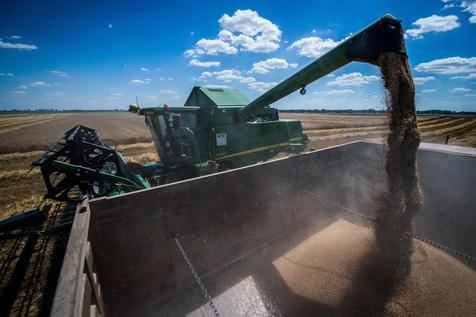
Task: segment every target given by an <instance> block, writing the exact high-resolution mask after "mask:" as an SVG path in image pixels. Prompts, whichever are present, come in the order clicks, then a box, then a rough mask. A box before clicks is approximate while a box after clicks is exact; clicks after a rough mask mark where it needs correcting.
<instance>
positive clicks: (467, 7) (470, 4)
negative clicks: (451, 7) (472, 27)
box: [461, 0, 476, 23]
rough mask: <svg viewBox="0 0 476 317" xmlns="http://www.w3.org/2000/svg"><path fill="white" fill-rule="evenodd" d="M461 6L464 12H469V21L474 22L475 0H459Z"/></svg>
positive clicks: (475, 19) (475, 20) (475, 15)
mask: <svg viewBox="0 0 476 317" xmlns="http://www.w3.org/2000/svg"><path fill="white" fill-rule="evenodd" d="M461 7H462V8H463V11H464V12H468V13H470V14H471V16H470V17H469V19H468V20H469V22H470V23H476V1H475V0H463V1H461Z"/></svg>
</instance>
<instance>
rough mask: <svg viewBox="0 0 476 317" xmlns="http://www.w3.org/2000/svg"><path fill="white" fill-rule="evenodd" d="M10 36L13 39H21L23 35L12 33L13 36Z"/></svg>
mask: <svg viewBox="0 0 476 317" xmlns="http://www.w3.org/2000/svg"><path fill="white" fill-rule="evenodd" d="M10 38H11V39H12V40H19V39H21V36H20V35H12V36H10Z"/></svg>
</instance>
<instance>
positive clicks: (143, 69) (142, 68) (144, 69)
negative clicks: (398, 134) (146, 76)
mask: <svg viewBox="0 0 476 317" xmlns="http://www.w3.org/2000/svg"><path fill="white" fill-rule="evenodd" d="M140 70H141V71H143V72H148V71H149V69H148V68H146V67H141V68H140Z"/></svg>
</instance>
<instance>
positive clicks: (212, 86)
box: [205, 85, 230, 88]
mask: <svg viewBox="0 0 476 317" xmlns="http://www.w3.org/2000/svg"><path fill="white" fill-rule="evenodd" d="M205 87H206V88H230V87H228V86H227V85H206V86H205Z"/></svg>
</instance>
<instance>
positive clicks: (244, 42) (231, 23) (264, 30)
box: [218, 10, 281, 53]
mask: <svg viewBox="0 0 476 317" xmlns="http://www.w3.org/2000/svg"><path fill="white" fill-rule="evenodd" d="M218 22H219V23H220V26H221V27H222V28H223V31H227V32H225V33H222V32H220V33H221V35H220V34H219V37H220V38H222V39H223V38H226V39H227V40H229V41H230V42H231V43H232V44H233V45H235V46H237V47H239V48H240V50H242V51H249V52H261V53H268V52H272V51H275V50H277V49H278V48H279V42H280V41H281V30H279V27H278V26H277V25H276V24H274V23H272V22H271V21H269V20H267V19H265V18H263V17H261V16H260V15H259V14H258V12H256V11H252V10H237V11H236V12H235V13H234V14H233V15H232V16H229V15H228V14H224V15H223V16H222V17H221V19H220V20H218Z"/></svg>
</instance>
